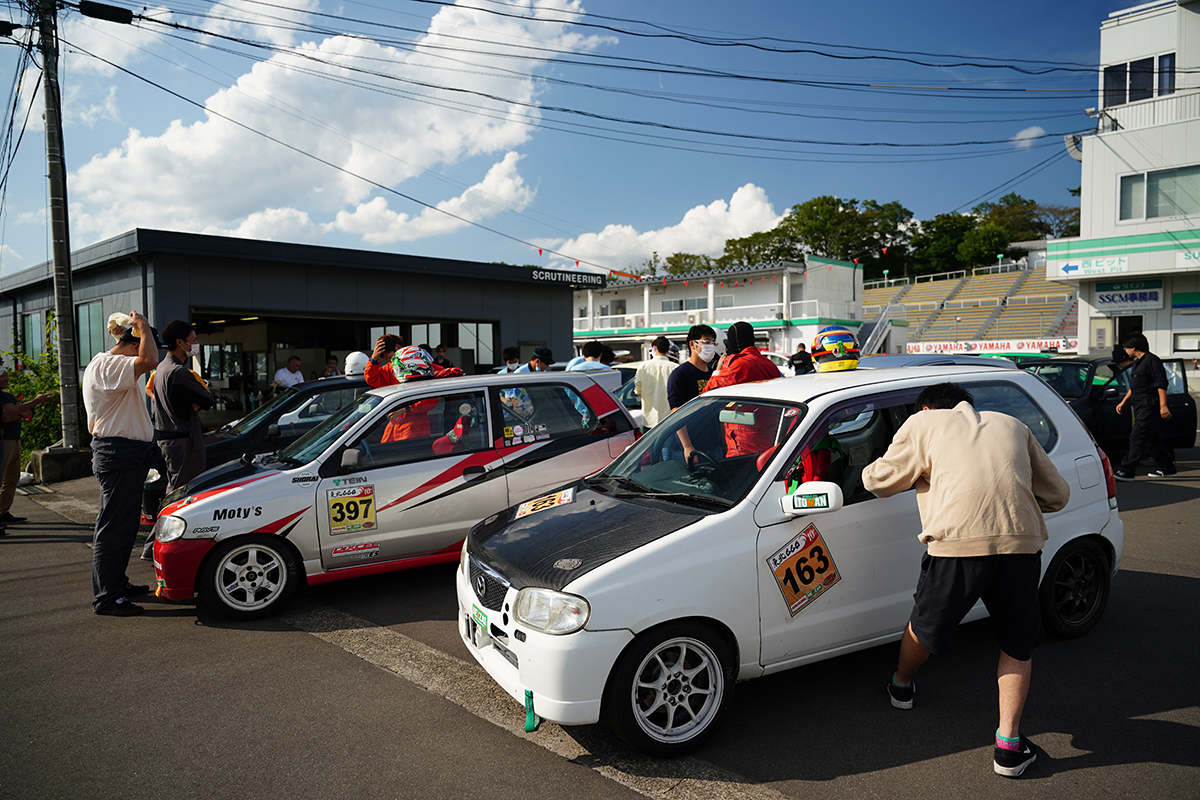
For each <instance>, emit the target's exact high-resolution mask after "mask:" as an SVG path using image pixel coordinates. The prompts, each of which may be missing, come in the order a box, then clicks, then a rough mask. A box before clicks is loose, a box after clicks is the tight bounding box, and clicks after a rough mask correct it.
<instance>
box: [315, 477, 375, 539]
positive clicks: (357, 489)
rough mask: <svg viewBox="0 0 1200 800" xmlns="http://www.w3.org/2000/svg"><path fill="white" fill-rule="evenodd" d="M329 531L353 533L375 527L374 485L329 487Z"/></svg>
mask: <svg viewBox="0 0 1200 800" xmlns="http://www.w3.org/2000/svg"><path fill="white" fill-rule="evenodd" d="M325 494H326V498H327V499H328V500H329V532H330V533H331V534H336V533H354V532H355V531H369V530H374V529H375V487H374V486H371V485H367V486H353V487H349V488H346V489H330V490H329V491H327V492H326V493H325Z"/></svg>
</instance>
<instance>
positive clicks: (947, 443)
mask: <svg viewBox="0 0 1200 800" xmlns="http://www.w3.org/2000/svg"><path fill="white" fill-rule="evenodd" d="M914 483H915V484H916V487H917V507H918V508H919V509H920V510H921V527H922V531H921V535H920V536H918V537H917V538H919V539H920V540H921V541H922V542H925V543H926V544H927V545H928V546H929V554H930V555H933V556H943V557H945V556H949V557H966V556H986V555H994V554H1009V553H1036V552H1037V551H1038V550H1041V549H1042V545H1043V544H1044V543H1045V541H1046V539H1047V538H1048V534H1047V533H1046V521H1045V520H1044V519H1043V518H1042V512H1051V511H1058V510H1059V509H1061V508H1063V507H1065V506H1066V504H1067V501H1068V500H1069V499H1070V497H1071V487H1070V485H1069V484H1068V483H1067V482H1066V481H1065V480H1063V477H1062V475H1060V474H1059V473H1058V469H1057V468H1056V467H1055V466H1054V463H1053V462H1052V461H1050V458H1049V456H1047V455H1046V453H1045V451H1044V450H1042V447H1041V445H1039V444H1038V443H1037V440H1036V439H1034V438H1033V434H1032V433H1031V432H1030V430H1029V428H1027V427H1026V426H1025V424H1024V423H1023V422H1021V421H1020V420H1018V419H1015V418H1014V417H1010V416H1008V415H1007V414H1000V413H997V412H994V411H976V410H975V409H974V408H972V407H971V404H970V403H966V402H963V403H959V404H958V405H957V406H955V407H954V408H952V409H930V410H928V411H920V412H917V413H916V414H913V415H912V416H911V417H909V418H908V420H907V421H906V422H905V423H904V424H903V425H902V426H901V427H900V430H898V431H896V436H895V438H894V439H893V440H892V444H891V446H890V447H889V448H888V450H887V452H886V453H885V454H884V455H883V457H882V458H880V459H879V460H877V461H875V462H874V463H872V464H869V465H868V466H867V468H866V469H864V470H863V485H864V486H865V487H866V488H867V490H868V491H870V492H872V493H874V494H876V495H878V496H879V497H891V496H892V495H894V494H897V493H899V492H902V491H904V490H905V489H907V488H909V487H910V486H912V485H913V484H914Z"/></svg>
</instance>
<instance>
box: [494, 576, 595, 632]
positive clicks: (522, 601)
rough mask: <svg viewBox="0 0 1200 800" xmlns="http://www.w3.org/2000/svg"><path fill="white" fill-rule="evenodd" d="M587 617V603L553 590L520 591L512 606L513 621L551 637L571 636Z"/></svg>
mask: <svg viewBox="0 0 1200 800" xmlns="http://www.w3.org/2000/svg"><path fill="white" fill-rule="evenodd" d="M591 614H592V607H591V606H590V605H588V601H587V600H584V599H583V598H582V597H577V596H575V595H573V594H565V593H563V592H556V591H554V590H553V589H533V588H528V589H522V590H521V591H520V592H518V593H517V602H516V605H515V606H514V607H513V616H514V617H516V619H517V622H520V623H521V624H522V625H525V626H526V627H529V628H533V629H534V630H536V631H541V632H542V633H549V634H551V635H553V636H562V635H564V634H568V633H574V632H575V631H577V630H579V629H580V628H582V627H583V626H584V625H586V624H587V621H588V617H590V616H591Z"/></svg>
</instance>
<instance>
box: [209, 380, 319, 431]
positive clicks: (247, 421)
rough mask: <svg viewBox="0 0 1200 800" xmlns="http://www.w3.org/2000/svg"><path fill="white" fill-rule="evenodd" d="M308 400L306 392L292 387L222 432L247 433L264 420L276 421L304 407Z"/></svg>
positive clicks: (232, 423)
mask: <svg viewBox="0 0 1200 800" xmlns="http://www.w3.org/2000/svg"><path fill="white" fill-rule="evenodd" d="M308 398H309V393H308V392H301V391H298V390H297V389H296V388H295V387H292V388H290V389H288V390H287V391H285V392H284V393H283V394H281V395H279V396H278V397H275V398H272V400H271V401H270V402H269V403H265V404H263V405H261V406H259V407H258V408H256V409H254V410H253V411H251V412H250V413H249V414H247V415H246V416H244V417H242V418H241V419H239V420H236V421H234V422H231V423H229V424H228V425H226V426H225V427H224V428H222V430H224V431H226V432H228V433H234V434H239V435H240V434H243V433H247V432H249V431H252V430H254V429H255V428H257V427H258V424H259V423H260V422H262V421H263V420H265V419H278V418H279V417H280V416H282V415H284V414H287V413H288V412H291V411H295V410H296V409H297V408H299V407H300V406H302V405H304V401H305V400H307V399H308Z"/></svg>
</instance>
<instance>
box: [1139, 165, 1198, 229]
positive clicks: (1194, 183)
mask: <svg viewBox="0 0 1200 800" xmlns="http://www.w3.org/2000/svg"><path fill="white" fill-rule="evenodd" d="M1195 214H1200V164H1198V165H1195V166H1190V167H1179V168H1177V169H1164V170H1158V171H1157V172H1146V173H1141V174H1136V175H1123V176H1121V197H1120V219H1121V220H1123V221H1124V220H1138V219H1158V218H1160V217H1185V216H1192V215H1195Z"/></svg>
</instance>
